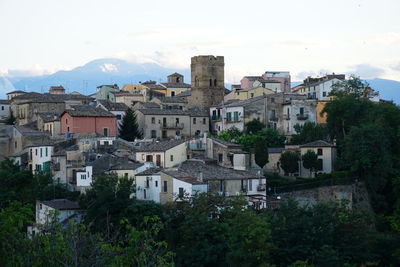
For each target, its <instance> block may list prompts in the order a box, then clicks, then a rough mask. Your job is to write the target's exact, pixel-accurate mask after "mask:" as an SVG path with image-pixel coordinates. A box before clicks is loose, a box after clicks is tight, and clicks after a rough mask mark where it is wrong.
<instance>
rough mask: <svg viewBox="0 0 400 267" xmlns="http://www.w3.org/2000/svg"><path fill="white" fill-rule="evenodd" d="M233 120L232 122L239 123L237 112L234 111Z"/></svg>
mask: <svg viewBox="0 0 400 267" xmlns="http://www.w3.org/2000/svg"><path fill="white" fill-rule="evenodd" d="M233 120H234V121H239V112H237V111H235V112H234V113H233Z"/></svg>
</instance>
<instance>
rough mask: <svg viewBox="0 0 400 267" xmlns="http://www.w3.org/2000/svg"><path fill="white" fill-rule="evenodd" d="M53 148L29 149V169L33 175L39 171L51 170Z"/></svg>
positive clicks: (32, 147) (36, 147)
mask: <svg viewBox="0 0 400 267" xmlns="http://www.w3.org/2000/svg"><path fill="white" fill-rule="evenodd" d="M53 151H54V146H52V145H45V144H43V145H37V146H31V147H30V148H29V159H28V164H29V169H30V170H31V171H32V173H33V174H35V173H38V172H40V171H50V170H51V156H52V155H53Z"/></svg>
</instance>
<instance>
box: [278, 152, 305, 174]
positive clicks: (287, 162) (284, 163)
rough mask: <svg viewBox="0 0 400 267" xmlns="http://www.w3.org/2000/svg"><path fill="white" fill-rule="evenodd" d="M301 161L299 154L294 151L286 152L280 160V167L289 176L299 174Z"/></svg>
mask: <svg viewBox="0 0 400 267" xmlns="http://www.w3.org/2000/svg"><path fill="white" fill-rule="evenodd" d="M299 160H300V156H299V153H297V152H294V151H285V152H283V153H282V155H281V157H280V158H279V163H280V167H281V168H282V169H283V170H284V171H285V173H288V174H292V173H295V172H298V171H299Z"/></svg>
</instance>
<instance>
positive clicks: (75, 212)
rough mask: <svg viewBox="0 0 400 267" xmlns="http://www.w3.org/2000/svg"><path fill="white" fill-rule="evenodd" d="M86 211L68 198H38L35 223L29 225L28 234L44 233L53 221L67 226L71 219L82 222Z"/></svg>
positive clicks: (31, 235)
mask: <svg viewBox="0 0 400 267" xmlns="http://www.w3.org/2000/svg"><path fill="white" fill-rule="evenodd" d="M83 215H84V211H83V210H82V209H81V207H80V206H79V205H78V203H76V202H73V201H70V200H68V199H53V200H46V201H45V200H37V201H36V216H35V222H36V223H35V225H34V226H28V236H29V237H33V236H34V235H35V234H39V233H43V232H46V231H47V230H48V227H51V224H52V223H53V222H58V223H61V224H62V225H63V226H67V224H68V222H69V221H70V220H74V221H76V222H81V221H82V218H83Z"/></svg>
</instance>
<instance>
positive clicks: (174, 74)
mask: <svg viewBox="0 0 400 267" xmlns="http://www.w3.org/2000/svg"><path fill="white" fill-rule="evenodd" d="M170 76H179V77H183V75H182V74H180V73H177V72H174V73H172V74H170V75H168V76H167V77H170Z"/></svg>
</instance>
